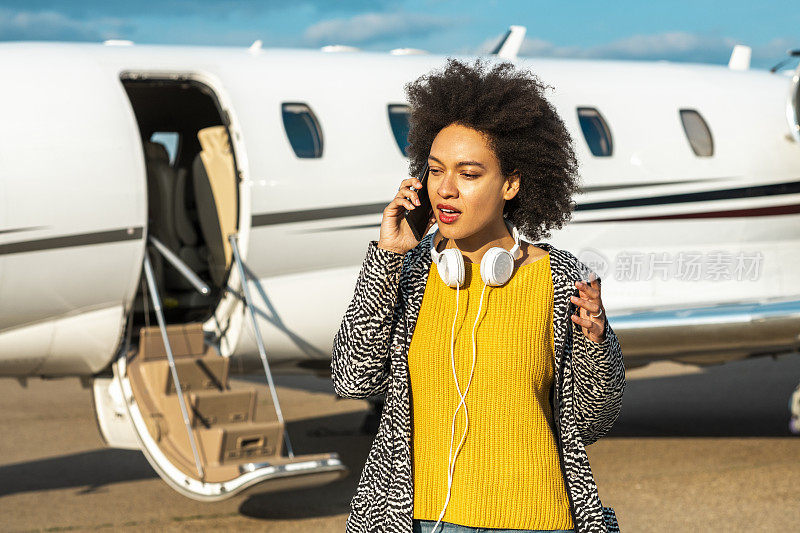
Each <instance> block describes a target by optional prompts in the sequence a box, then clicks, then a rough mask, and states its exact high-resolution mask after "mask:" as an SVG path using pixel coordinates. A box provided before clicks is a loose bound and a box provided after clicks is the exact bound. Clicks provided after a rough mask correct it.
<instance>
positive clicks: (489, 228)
mask: <svg viewBox="0 0 800 533" xmlns="http://www.w3.org/2000/svg"><path fill="white" fill-rule="evenodd" d="M436 238H437V239H438V240H437V241H436V242H434V245H435V247H436V249H437V250H438V251H440V252H441V251H442V250H444V249H445V248H457V249H458V250H459V251H460V252H461V254H462V255H463V256H464V257H465V258H466V260H468V261H470V262H472V263H477V264H479V263H480V262H481V258H483V254H484V253H486V251H487V250H488V249H489V248H492V247H493V246H500V247H501V248H505V249H506V250H510V249H511V247H512V246H514V237H512V236H511V234H510V233H509V232H508V227H507V226H506V224H505V222H504V221H503V220H502V219H500V220H498V221H497V223H495V224H488V225H486V226H484V227H483V228H481V229H480V230H478V231H477V232H475V233H473V234H472V235H469V236H468V237H464V238H463V239H446V238H445V237H444V235H442V232H441V231H440V232H439V233H438V234H437V235H436ZM442 240H446V241H447V243H446V244H445V246H444V247H441V246H440V244H441V242H442Z"/></svg>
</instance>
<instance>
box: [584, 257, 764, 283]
mask: <svg viewBox="0 0 800 533" xmlns="http://www.w3.org/2000/svg"><path fill="white" fill-rule="evenodd" d="M577 257H578V259H579V260H580V261H581V262H582V263H584V264H585V265H586V266H587V267H588V269H589V271H586V272H583V275H584V279H586V277H587V276H588V275H589V272H595V273H596V274H597V275H598V276H599V277H600V278H601V280H602V279H603V278H604V277H607V276H611V277H613V278H614V279H615V280H618V281H648V280H652V279H658V280H663V281H667V280H668V279H676V280H679V281H752V280H756V279H758V278H759V276H760V274H761V268H762V263H763V254H762V253H761V252H743V251H738V252H726V251H724V250H713V251H708V252H698V251H681V252H675V253H667V252H636V251H627V250H626V251H623V252H619V253H618V254H617V255H616V256H615V257H614V260H613V261H609V260H608V259H606V257H605V256H604V255H603V254H601V253H599V252H597V251H596V250H591V249H583V250H581V252H580V253H579V254H578V256H577Z"/></svg>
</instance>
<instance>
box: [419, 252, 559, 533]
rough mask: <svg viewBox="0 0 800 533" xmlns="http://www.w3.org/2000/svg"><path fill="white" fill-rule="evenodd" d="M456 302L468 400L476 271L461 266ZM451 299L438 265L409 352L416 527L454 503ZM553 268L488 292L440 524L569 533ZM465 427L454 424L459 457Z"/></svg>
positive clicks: (527, 271)
mask: <svg viewBox="0 0 800 533" xmlns="http://www.w3.org/2000/svg"><path fill="white" fill-rule="evenodd" d="M465 267H466V279H465V285H464V286H463V287H461V289H460V290H459V294H458V302H459V305H458V316H457V318H456V325H455V332H454V336H455V346H454V361H455V370H456V375H457V376H458V383H459V387H460V388H461V392H462V394H463V392H464V390H465V389H466V388H467V384H468V383H469V378H470V369H471V368H472V329H473V325H474V323H475V318H476V314H477V312H478V306H479V305H480V302H479V299H480V297H481V290H482V289H483V288H484V285H483V280H482V279H481V277H480V265H479V264H477V265H476V264H473V263H469V262H466V261H465ZM455 310H456V289H455V288H452V287H448V286H447V285H445V284H444V283H443V282H442V280H441V278H440V277H439V273H438V271H437V269H436V264H435V263H434V264H432V265H431V268H430V273H429V275H428V280H427V284H426V287H425V294H424V296H423V299H422V307H421V309H420V312H419V317H418V319H417V324H416V326H415V329H414V334H413V337H412V341H411V345H410V346H409V351H408V363H409V371H410V378H411V398H412V399H411V403H412V417H413V424H412V442H413V446H412V475H413V478H414V515H413V516H414V518H418V519H423V520H438V519H439V514H440V513H441V510H442V507H443V506H444V504H445V500H446V497H447V477H448V451H449V449H450V431H451V427H452V424H453V414H454V412H455V409H456V407H457V406H458V404H459V401H460V399H459V396H458V393H457V391H456V386H455V383H454V381H453V370H452V366H451V363H450V335H451V328H452V326H453V318H454V314H455ZM552 313H553V285H552V278H551V273H550V256H549V255H547V256H544V257H542V258H540V259H538V260H536V261H534V262H533V263H529V264H527V265H524V266H522V267H521V268H518V269H517V270H516V271H515V272H514V275H513V276H512V278H511V279H510V280H509V281H508V283H506V284H505V285H503V286H501V287H491V286H490V287H486V290H485V291H484V294H483V306H482V307H481V310H480V316H481V318H480V320H479V322H478V325H477V328H476V330H475V346H476V357H475V370H474V374H473V376H472V382H471V384H470V385H469V391H468V393H467V397H466V400H465V403H466V405H467V410H468V415H469V422H468V430H467V435H466V437H464V442H463V444H462V447H461V450H460V452H459V454H458V459H457V460H456V463H455V468H454V470H453V484H452V488H451V494H450V502H449V504H448V505H447V510H446V512H445V515H444V517H443V518H442V520H443V521H445V522H451V523H455V524H461V525H465V526H471V527H489V528H508V529H571V528H573V527H574V524H573V521H572V516H571V514H570V510H569V500H568V497H567V493H566V487H565V485H564V478H563V476H562V472H561V466H560V465H559V461H560V459H559V455H558V449H557V447H556V441H555V427H554V423H553V413H552V409H551V407H550V401H549V394H550V388H551V385H552V383H553V369H554V365H553V350H554V345H553V342H554V341H553V328H552V326H553V321H552V318H553V315H552ZM464 427H465V417H464V407H463V406H462V407H461V409H460V410H459V412H458V416H457V417H456V422H455V435H454V436H453V446H452V448H453V454H455V450H456V449H457V447H458V444H459V442H460V441H461V439H462V435H463V432H464Z"/></svg>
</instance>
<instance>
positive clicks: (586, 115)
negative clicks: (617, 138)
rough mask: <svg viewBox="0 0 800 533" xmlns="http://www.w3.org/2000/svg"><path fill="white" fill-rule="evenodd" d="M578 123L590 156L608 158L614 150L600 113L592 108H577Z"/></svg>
mask: <svg viewBox="0 0 800 533" xmlns="http://www.w3.org/2000/svg"><path fill="white" fill-rule="evenodd" d="M578 121H579V122H580V124H581V130H583V138H584V139H586V144H588V145H589V150H591V151H592V155H595V156H610V155H611V153H612V152H613V148H614V147H613V144H612V142H611V130H610V129H609V128H608V124H606V121H605V119H603V115H601V114H600V111H598V110H597V109H595V108H593V107H579V108H578Z"/></svg>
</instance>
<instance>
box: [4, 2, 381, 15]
mask: <svg viewBox="0 0 800 533" xmlns="http://www.w3.org/2000/svg"><path fill="white" fill-rule="evenodd" d="M2 3H3V7H6V8H14V9H16V10H24V11H57V12H59V13H63V14H65V15H66V16H68V17H73V18H83V17H104V16H105V17H109V16H110V17H133V18H135V17H141V16H148V17H186V16H194V15H203V16H210V17H225V16H228V15H232V14H236V13H238V14H244V15H250V16H252V15H255V14H260V13H264V12H268V11H272V10H280V9H298V8H308V9H312V10H313V11H317V12H320V13H330V12H344V13H346V12H354V11H363V10H365V9H381V8H383V7H384V6H387V5H389V0H136V1H119V0H116V1H115V0H71V1H69V2H64V1H63V0H2Z"/></svg>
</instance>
